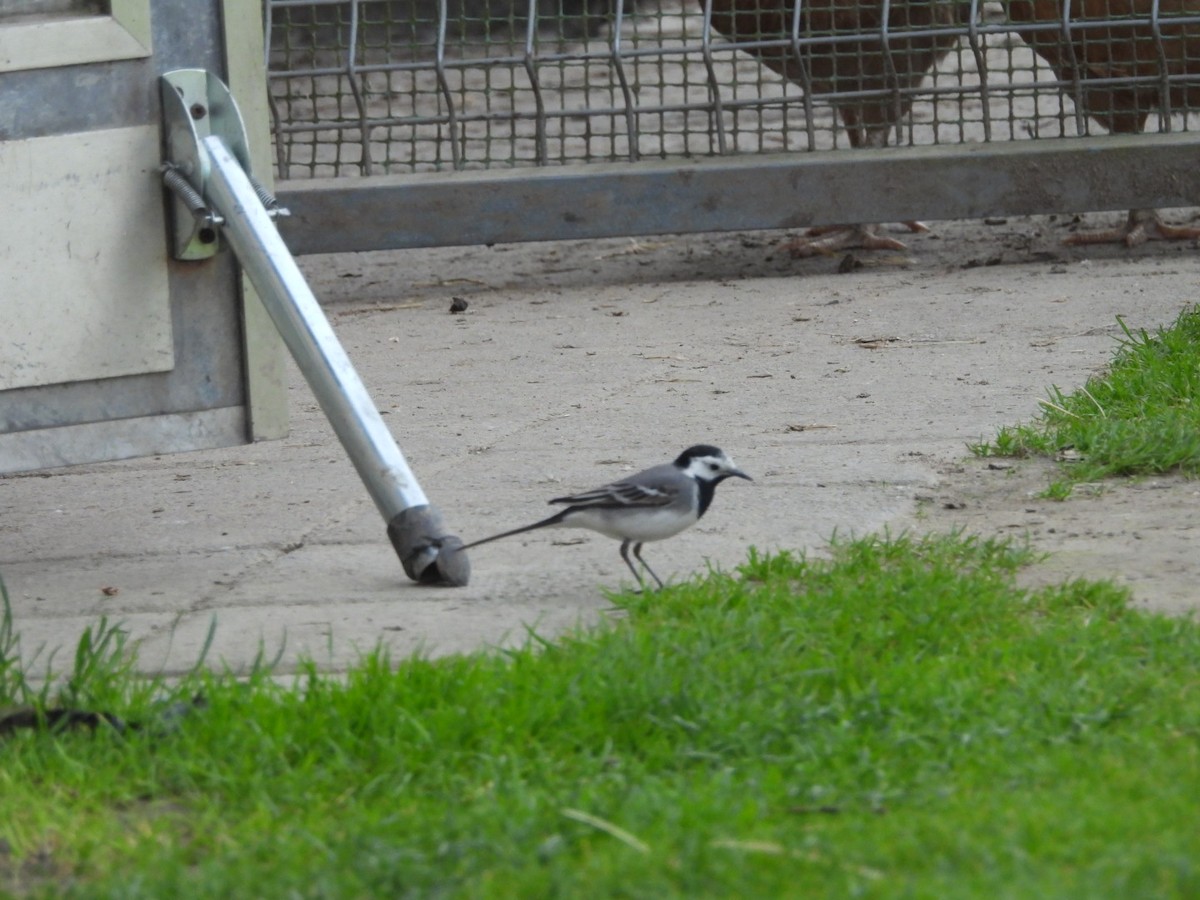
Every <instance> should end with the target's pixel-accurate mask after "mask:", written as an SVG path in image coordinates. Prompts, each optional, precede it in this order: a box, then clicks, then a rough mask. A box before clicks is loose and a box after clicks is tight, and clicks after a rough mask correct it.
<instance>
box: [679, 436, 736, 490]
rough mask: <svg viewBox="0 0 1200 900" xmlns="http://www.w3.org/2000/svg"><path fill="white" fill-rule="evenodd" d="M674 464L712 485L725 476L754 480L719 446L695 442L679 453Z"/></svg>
mask: <svg viewBox="0 0 1200 900" xmlns="http://www.w3.org/2000/svg"><path fill="white" fill-rule="evenodd" d="M675 465H676V467H677V468H679V469H682V470H683V471H684V472H685V473H686V474H688V475H691V476H692V477H693V478H696V479H698V480H699V481H706V482H708V483H709V484H714V485H715V484H719V483H720V482H722V481H724V480H725V479H726V478H745V479H746V480H747V481H753V480H754V479H753V478H751V477H750V476H749V475H747V474H746V473H745V472H743V471H742V470H741V469H739V468H738V467H737V466H736V465H734V462H733V460H732V459H730V458H729V457H728V456H726V454H725V451H724V450H722V449H720V448H719V447H713V446H712V445H710V444H697V445H696V446H694V447H688V448H687V449H686V450H684V451H683V452H682V453H680V454H679V458H678V459H676V460H675Z"/></svg>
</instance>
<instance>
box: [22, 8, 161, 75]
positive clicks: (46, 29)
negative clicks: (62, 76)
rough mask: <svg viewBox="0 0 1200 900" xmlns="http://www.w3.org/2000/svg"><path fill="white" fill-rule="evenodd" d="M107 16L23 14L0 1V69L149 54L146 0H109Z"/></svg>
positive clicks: (58, 64) (107, 59) (148, 25)
mask: <svg viewBox="0 0 1200 900" xmlns="http://www.w3.org/2000/svg"><path fill="white" fill-rule="evenodd" d="M110 8H111V10H112V12H111V14H110V15H107V16H104V15H92V16H82V17H74V18H72V17H64V16H62V15H40V16H39V15H36V14H35V15H23V14H22V13H23V12H24V10H25V9H29V10H30V11H31V12H38V11H40V10H39V9H38V7H33V6H31V5H29V6H25V7H23V6H22V5H21V4H20V3H17V4H16V5H15V6H13V5H12V4H4V5H0V72H12V71H16V70H19V69H44V68H48V67H50V66H77V65H80V64H81V63H89V62H106V61H109V60H114V59H141V58H142V57H146V56H149V55H150V0H111V3H110Z"/></svg>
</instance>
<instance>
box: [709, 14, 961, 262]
mask: <svg viewBox="0 0 1200 900" xmlns="http://www.w3.org/2000/svg"><path fill="white" fill-rule="evenodd" d="M711 2H712V27H713V28H714V29H715V30H716V31H718V32H720V33H721V34H722V35H724V36H725V37H726V38H728V39H729V40H730V41H732V42H735V43H736V44H739V45H740V44H743V43H745V44H747V46H744V47H741V49H742V50H744V51H745V52H747V53H750V54H752V55H753V56H755V57H757V58H758V59H759V60H761V61H762V63H763V64H764V65H766V66H767V67H768V68H770V69H773V70H774V71H776V72H778V73H779V74H780V75H783V76H784V77H785V78H787V79H788V80H789V81H793V82H795V83H796V84H798V85H800V86H801V88H802V89H803V90H804V91H806V92H808V93H809V94H810V95H811V96H813V97H815V96H818V95H841V94H846V93H860V96H850V97H842V96H831V97H829V101H830V102H831V103H832V104H833V105H834V106H835V107H836V108H837V111H838V113H839V114H840V115H841V118H842V122H843V123H844V124H845V126H846V131H847V133H848V135H849V138H850V144H851V146H853V147H882V146H884V145H885V144H886V143H887V140H888V133H889V132H890V131H891V130H892V129H893V128H894V127H895V126H896V124H897V123H898V122H899V121H900V120H901V119H902V118H903V117H904V116H905V115H906V114H907V113H908V111H909V108H910V107H911V106H912V101H913V97H912V91H913V90H914V89H916V88H917V87H918V86H919V85H920V84H921V81H922V80H923V79H924V78H925V76H926V74H927V73H928V72H929V71H930V69H932V68H933V67H934V65H936V64H937V62H938V61H939V60H941V59H942V57H944V56H945V55H946V54H947V53H949V52H950V50H951V49H952V48H953V47H954V46H955V44H957V43H958V35H957V34H951V33H935V34H929V33H928V32H927V33H926V34H924V35H920V36H915V37H908V36H906V32H907V31H912V30H915V29H936V28H939V27H946V28H949V27H951V26H954V25H956V24H959V22H960V21H961V18H960V17H961V16H962V15H963V12H962V11H963V10H964V8H965V7H964V6H963V5H961V4H960V3H958V2H956V0H890V2H889V0H814V2H812V3H809V2H807V0H799V2H800V4H801V5H800V9H801V15H800V18H799V29H798V33H797V35H796V37H797V38H799V39H800V40H801V41H809V40H811V41H814V43H807V44H799V45H798V46H797V45H792V44H791V43H790V41H791V40H792V28H793V16H794V10H795V6H796V3H797V2H798V0H711ZM885 10H886V11H887V19H886V23H885V21H884V15H885ZM885 24H886V30H887V42H886V50H885V44H884V41H883V39H882V37H883V35H882V32H883V31H884V26H885ZM756 41H784V42H789V43H788V44H787V45H785V46H776V47H754V46H753V42H756ZM906 225H907V226H908V228H909V229H911V230H912V231H924V230H925V226H923V225H921V224H920V223H917V222H908V223H906ZM815 235H820V237H816V236H815ZM848 247H864V248H867V249H904V244H902V243H900V242H899V241H897V240H894V239H892V238H888V237H884V236H882V235H880V234H879V233H878V226H875V225H857V226H837V227H836V228H832V229H814V230H813V231H810V232H809V237H807V238H800V239H798V240H795V241H792V242H790V243H789V244H788V249H789V250H790V251H791V253H792V254H793V255H794V256H812V255H814V254H816V253H829V252H832V251H835V250H840V249H845V248H848Z"/></svg>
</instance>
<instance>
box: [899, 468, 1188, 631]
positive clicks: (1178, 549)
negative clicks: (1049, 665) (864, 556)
mask: <svg viewBox="0 0 1200 900" xmlns="http://www.w3.org/2000/svg"><path fill="white" fill-rule="evenodd" d="M942 475H943V479H942V481H941V482H940V483H939V484H938V486H937V490H936V491H934V492H932V493H931V494H930V495H929V496H928V497H927V498H926V499H924V500H923V503H922V506H923V510H924V512H923V515H922V516H921V520H922V521H923V523H924V524H926V525H928V526H930V527H932V528H935V529H937V530H948V529H951V528H961V529H963V530H965V531H967V532H970V533H975V534H980V535H983V536H992V535H995V536H1004V537H1014V536H1015V537H1021V536H1027V537H1028V538H1029V541H1030V543H1031V545H1032V546H1033V547H1034V549H1036V550H1037V551H1039V552H1041V553H1046V554H1048V556H1047V558H1046V559H1044V560H1043V561H1042V562H1040V563H1038V564H1037V565H1035V566H1033V567H1032V568H1030V569H1028V570H1027V571H1026V572H1025V573H1024V574H1023V575H1022V579H1023V580H1024V582H1025V583H1026V584H1028V585H1030V586H1033V585H1041V584H1048V583H1053V582H1061V581H1063V580H1066V579H1071V578H1103V579H1111V580H1112V581H1114V582H1116V583H1118V584H1121V585H1124V586H1125V587H1127V588H1129V590H1130V591H1131V592H1132V594H1133V597H1134V601H1135V602H1136V603H1137V605H1139V606H1141V607H1145V608H1147V609H1153V610H1155V611H1158V612H1167V613H1175V614H1178V613H1184V612H1195V611H1196V610H1197V608H1198V603H1197V601H1198V599H1200V589H1198V587H1197V586H1198V584H1200V581H1198V579H1200V565H1198V563H1197V559H1198V556H1197V552H1196V542H1197V536H1198V535H1200V481H1196V480H1191V479H1185V478H1182V477H1178V476H1170V477H1160V478H1142V479H1115V480H1111V481H1105V482H1102V483H1098V484H1082V485H1078V486H1077V487H1076V488H1075V490H1074V491H1073V493H1072V496H1071V497H1070V498H1069V499H1067V500H1063V501H1059V500H1050V499H1047V498H1045V497H1043V496H1041V494H1042V493H1043V492H1044V491H1045V489H1046V487H1047V486H1048V485H1049V484H1050V482H1051V481H1052V480H1054V479H1055V478H1056V475H1057V473H1056V472H1055V468H1054V465H1053V464H1051V463H1049V462H1042V461H1029V460H1025V461H1018V462H1009V461H1004V460H972V461H967V462H964V463H963V464H961V465H950V466H947V467H945V468H944V469H943V472H942Z"/></svg>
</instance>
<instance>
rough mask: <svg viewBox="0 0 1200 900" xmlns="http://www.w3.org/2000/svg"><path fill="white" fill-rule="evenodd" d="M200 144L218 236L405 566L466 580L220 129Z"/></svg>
mask: <svg viewBox="0 0 1200 900" xmlns="http://www.w3.org/2000/svg"><path fill="white" fill-rule="evenodd" d="M203 145H204V148H205V150H206V152H207V154H208V156H209V160H210V162H211V166H212V168H211V173H210V176H209V183H208V194H209V199H210V201H211V202H212V205H213V207H214V208H215V209H216V210H217V211H219V213H220V214H221V215H222V216H223V217H224V219H225V224H224V226H223V230H222V234H223V235H224V237H225V239H226V240H227V241H228V242H229V245H230V246H231V247H232V248H233V251H234V253H236V254H237V258H238V262H239V263H241V265H242V268H244V269H245V271H246V274H247V275H248V276H249V277H250V281H251V282H252V283H253V284H254V287H255V288H256V289H257V290H258V292H259V294H260V295H261V296H262V302H263V305H264V306H265V307H266V309H267V311H268V313H269V314H270V316H271V319H272V320H273V321H274V322H275V327H276V328H278V329H279V333H280V335H281V336H282V337H283V340H284V343H286V344H287V346H288V349H289V350H290V351H291V353H292V357H293V358H294V359H295V360H296V364H297V365H298V366H299V367H300V371H301V372H303V373H304V377H305V378H306V379H307V380H308V383H309V386H310V387H311V388H312V391H313V394H315V395H316V398H317V402H319V403H320V404H321V409H323V410H324V411H325V415H326V416H327V417H328V419H329V422H330V424H332V425H333V430H334V431H335V432H336V433H337V436H338V439H339V440H340V441H341V442H342V446H343V447H345V449H346V452H347V453H348V454H349V456H350V459H351V461H352V462H353V463H354V467H355V468H356V469H357V470H358V474H359V476H360V477H361V478H362V480H363V483H364V484H365V485H366V487H367V490H368V491H369V492H370V494H371V498H372V499H373V500H374V501H375V505H376V506H377V507H378V508H379V511H380V513H382V514H383V518H384V519H385V520H386V521H387V523H388V537H389V538H390V539H391V541H392V545H393V546H394V547H395V548H396V553H397V554H398V555H399V556H400V561H401V562H402V563H403V565H404V570H405V572H407V573H408V575H409V577H410V578H412V579H414V580H416V581H420V582H423V583H428V584H447V585H455V586H460V585H464V584H466V583H467V581H468V579H469V577H470V564H469V563H468V561H467V558H466V555H465V554H463V553H459V552H457V547H458V546H461V544H462V541H461V540H459V539H458V538H457V537H455V536H452V535H446V534H444V532H443V529H442V524H441V520H440V517H439V516H438V514H437V512H436V511H435V510H434V509H433V508H432V507H431V506H430V505H429V500H428V499H427V498H426V496H425V492H424V491H422V490H421V486H420V485H419V484H418V483H417V479H416V477H415V476H414V475H413V473H412V470H411V469H409V467H408V463H407V462H406V461H405V459H404V455H403V454H402V453H401V452H400V448H399V447H397V446H396V442H395V440H394V439H393V438H392V435H391V432H389V431H388V428H387V426H386V425H385V424H384V422H383V418H382V417H381V416H380V415H379V410H378V408H377V407H376V406H375V403H374V401H373V400H372V399H371V396H370V394H368V393H367V388H366V386H365V385H364V384H363V382H362V379H361V378H359V376H358V373H357V372H356V371H355V369H354V366H353V365H352V364H351V362H350V358H349V357H348V356H347V355H346V351H345V350H344V349H343V348H342V345H341V343H340V342H339V341H338V339H337V335H335V334H334V331H333V327H332V326H331V325H330V324H329V320H328V319H327V318H326V317H325V313H324V311H322V309H321V307H320V304H318V303H317V298H316V297H315V296H314V295H313V292H312V290H311V289H310V288H309V286H308V282H307V281H306V280H305V278H304V275H303V274H302V273H301V272H300V268H299V267H298V266H297V265H296V260H295V259H294V258H293V256H292V254H291V251H289V250H288V248H287V245H286V244H285V243H284V242H283V238H281V237H280V236H279V232H278V230H277V229H276V228H275V223H274V222H273V221H272V219H271V217H270V215H269V214H268V213H267V210H266V208H265V207H264V206H263V204H262V202H261V200H260V199H259V197H258V195H257V194H256V193H255V190H254V186H253V184H252V183H251V181H250V179H249V177H248V176H247V174H246V172H245V171H244V170H243V169H242V166H241V164H240V163H239V162H238V160H237V159H236V158H235V157H234V155H233V153H232V152H231V151H230V149H229V147H228V146H227V145H226V144H225V141H224V140H223V139H222V138H221V137H220V136H219V135H211V136H209V137H205V138H204V139H203ZM443 551H444V552H443Z"/></svg>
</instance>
